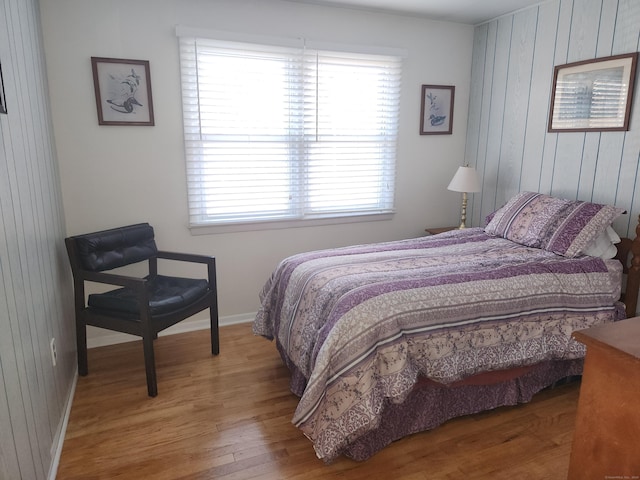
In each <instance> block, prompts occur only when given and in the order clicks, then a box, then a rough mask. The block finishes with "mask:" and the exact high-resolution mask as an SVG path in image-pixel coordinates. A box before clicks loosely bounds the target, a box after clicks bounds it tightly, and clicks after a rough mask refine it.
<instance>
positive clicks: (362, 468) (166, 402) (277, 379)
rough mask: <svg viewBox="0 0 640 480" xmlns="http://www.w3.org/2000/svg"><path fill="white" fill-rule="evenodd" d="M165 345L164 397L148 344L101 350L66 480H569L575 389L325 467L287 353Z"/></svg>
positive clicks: (198, 343)
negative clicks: (299, 414)
mask: <svg viewBox="0 0 640 480" xmlns="http://www.w3.org/2000/svg"><path fill="white" fill-rule="evenodd" d="M220 335H221V353H220V355H219V356H218V357H212V356H210V355H209V351H210V350H209V345H208V341H209V337H208V332H207V331H198V332H191V333H184V334H179V335H171V336H165V337H160V338H159V339H158V340H157V341H156V344H155V348H156V363H157V367H158V390H159V394H158V396H157V397H156V398H149V397H147V389H146V383H145V374H144V367H143V357H142V345H141V343H140V342H132V343H127V344H120V345H112V346H108V347H101V348H96V349H92V350H89V375H88V376H87V377H80V378H79V380H78V385H77V389H76V393H75V399H74V401H73V406H72V409H71V417H70V421H69V425H68V429H67V434H66V439H65V442H64V446H63V451H62V456H61V459H60V466H59V469H58V476H57V478H58V479H82V480H89V479H135V480H140V479H147V478H148V479H154V480H162V479H167V480H175V479H224V480H231V479H242V480H245V479H252V478H260V479H305V480H309V479H320V478H321V479H334V478H340V479H366V480H374V479H384V480H400V479H402V480H405V479H408V480H414V479H425V480H426V479H429V480H432V479H456V480H459V479H464V480H469V479H481V478H483V479H484V478H486V479H510V480H512V479H519V480H523V479H535V480H544V479H554V480H555V479H564V478H566V475H567V470H568V465H569V452H570V449H571V441H572V435H573V427H574V420H575V413H576V405H577V399H578V391H579V384H578V383H573V384H569V385H565V386H562V387H557V388H555V389H552V390H548V391H544V392H541V393H539V394H538V395H537V396H536V397H534V400H533V401H532V402H531V403H529V404H527V405H520V406H516V407H508V408H501V409H498V410H494V411H492V412H488V413H483V414H479V415H474V416H469V417H466V418H462V419H456V420H452V421H450V422H448V423H446V424H444V425H442V426H440V427H439V428H436V429H435V430H432V431H430V432H424V433H420V434H417V435H413V436H411V437H409V438H405V439H403V440H400V441H398V442H396V443H394V444H392V445H390V446H389V447H387V448H386V449H385V450H383V451H381V452H379V453H378V454H377V455H375V456H374V457H372V458H370V459H369V460H367V461H366V462H361V463H358V462H354V461H351V460H349V459H346V458H340V459H339V460H337V461H335V462H334V463H332V464H331V465H325V464H324V463H322V462H321V461H320V460H318V459H317V458H316V456H315V454H314V451H313V448H312V446H311V443H310V442H309V441H308V440H307V439H306V438H305V437H304V436H303V435H302V433H301V432H300V431H299V430H297V429H296V428H295V427H294V426H293V425H292V424H291V417H292V415H293V412H294V409H295V406H296V403H297V401H296V397H295V396H294V395H293V394H291V393H289V389H288V375H287V370H286V369H285V367H283V366H282V364H281V361H280V357H279V356H278V354H277V351H276V349H275V346H274V345H273V344H272V343H271V342H269V341H267V340H265V339H263V338H261V337H255V336H253V334H252V333H251V325H249V324H243V325H235V326H228V327H223V328H221V331H220Z"/></svg>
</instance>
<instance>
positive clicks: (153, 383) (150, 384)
mask: <svg viewBox="0 0 640 480" xmlns="http://www.w3.org/2000/svg"><path fill="white" fill-rule="evenodd" d="M142 345H143V347H144V368H145V370H146V372H147V391H148V392H149V396H150V397H155V396H156V395H158V380H157V378H156V361H155V356H154V354H153V336H152V335H144V336H143V337H142Z"/></svg>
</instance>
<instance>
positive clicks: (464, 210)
mask: <svg viewBox="0 0 640 480" xmlns="http://www.w3.org/2000/svg"><path fill="white" fill-rule="evenodd" d="M466 220H467V192H462V212H461V214H460V226H459V227H458V229H460V230H462V229H464V228H467V226H466V225H465V222H466Z"/></svg>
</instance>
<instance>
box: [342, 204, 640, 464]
mask: <svg viewBox="0 0 640 480" xmlns="http://www.w3.org/2000/svg"><path fill="white" fill-rule="evenodd" d="M635 233H636V237H635V238H634V239H633V240H632V239H629V238H623V239H622V240H621V242H620V243H618V244H617V245H616V247H617V249H618V253H617V255H616V257H615V258H616V259H618V260H619V261H620V262H621V263H622V265H623V272H624V274H626V276H627V281H626V289H625V292H624V294H623V295H622V297H621V301H623V303H624V306H625V313H626V316H627V317H634V316H635V315H636V308H637V304H638V290H639V289H640V216H639V217H638V224H637V225H636V228H635ZM582 365H583V359H578V360H561V361H549V362H543V363H541V364H537V365H532V366H530V367H522V368H516V369H510V370H503V371H496V372H487V373H483V374H479V375H475V376H472V377H469V378H467V379H465V380H463V381H461V382H457V383H454V384H452V385H443V384H439V383H437V382H434V381H432V380H428V379H420V380H419V381H418V383H417V384H416V385H415V387H414V389H413V391H412V392H411V394H410V395H409V396H408V398H407V399H406V400H405V401H404V402H403V403H402V404H393V403H388V404H387V405H386V406H385V413H384V416H383V418H382V420H381V423H380V425H379V426H378V428H377V429H376V430H373V431H371V432H369V433H367V434H366V435H365V436H363V437H361V438H359V439H357V440H356V441H355V442H354V443H352V444H351V445H349V446H348V447H347V448H346V449H345V450H343V452H342V454H343V455H346V456H347V457H349V458H352V459H354V460H358V461H362V460H366V459H367V458H369V457H371V456H372V455H374V454H375V453H376V452H378V451H380V450H381V449H382V448H384V447H385V446H387V445H389V444H391V443H392V442H394V441H395V440H399V439H401V438H404V437H406V436H409V435H411V434H413V433H419V432H423V431H426V430H431V429H433V428H435V427H437V426H438V425H441V424H442V423H444V422H446V421H447V420H450V419H452V418H455V417H459V416H463V415H469V414H474V413H479V412H483V411H487V410H491V409H494V408H497V407H501V406H507V405H516V404H518V403H526V402H528V401H530V400H531V398H532V397H533V395H534V394H536V393H537V392H539V391H540V390H543V389H544V388H547V387H549V386H553V385H555V384H557V383H558V382H559V381H561V380H564V379H566V378H568V377H573V376H576V375H581V374H582ZM407 412H411V414H409V415H408V414H407Z"/></svg>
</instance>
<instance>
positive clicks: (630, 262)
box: [616, 216, 640, 318]
mask: <svg viewBox="0 0 640 480" xmlns="http://www.w3.org/2000/svg"><path fill="white" fill-rule="evenodd" d="M616 246H617V247H618V254H617V255H616V258H617V259H618V260H620V262H621V263H622V267H623V272H624V273H625V274H626V275H627V286H626V288H625V292H624V293H623V294H622V298H621V300H622V301H623V302H624V305H625V310H626V312H627V318H629V317H635V316H636V311H637V307H638V290H639V289H640V216H638V223H637V224H636V236H635V238H634V239H633V240H632V239H630V238H623V239H621V241H620V243H618V244H617V245H616Z"/></svg>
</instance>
